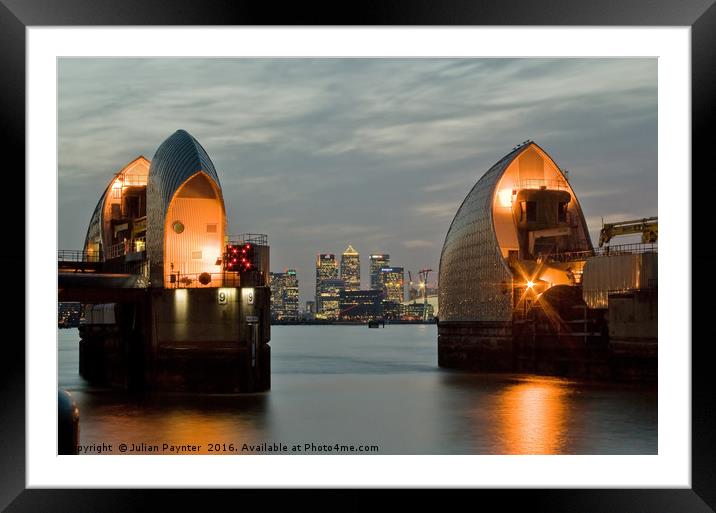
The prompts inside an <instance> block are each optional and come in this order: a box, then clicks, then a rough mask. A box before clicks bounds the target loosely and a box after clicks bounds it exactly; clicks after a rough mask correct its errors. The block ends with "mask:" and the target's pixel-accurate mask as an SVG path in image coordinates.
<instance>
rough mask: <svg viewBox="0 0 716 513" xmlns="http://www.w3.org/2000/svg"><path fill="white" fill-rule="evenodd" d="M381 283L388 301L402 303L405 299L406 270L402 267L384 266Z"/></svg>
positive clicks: (381, 271)
mask: <svg viewBox="0 0 716 513" xmlns="http://www.w3.org/2000/svg"><path fill="white" fill-rule="evenodd" d="M380 283H381V285H382V286H383V293H384V294H385V300H386V301H392V302H394V303H398V304H401V303H402V302H403V301H405V290H404V288H405V272H404V271H403V268H402V267H382V268H381V269H380Z"/></svg>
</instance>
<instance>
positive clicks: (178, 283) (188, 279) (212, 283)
mask: <svg viewBox="0 0 716 513" xmlns="http://www.w3.org/2000/svg"><path fill="white" fill-rule="evenodd" d="M166 281H167V282H168V284H167V286H166V288H169V289H191V288H214V287H238V286H240V285H241V278H240V277H239V275H238V274H237V273H230V272H221V273H190V274H184V273H172V274H168V275H167V280H166Z"/></svg>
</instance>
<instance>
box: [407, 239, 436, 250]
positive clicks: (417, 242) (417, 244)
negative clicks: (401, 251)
mask: <svg viewBox="0 0 716 513" xmlns="http://www.w3.org/2000/svg"><path fill="white" fill-rule="evenodd" d="M434 245H435V244H434V243H432V242H430V241H429V240H421V239H414V240H404V241H403V246H405V247H406V248H408V249H416V248H431V247H433V246H434Z"/></svg>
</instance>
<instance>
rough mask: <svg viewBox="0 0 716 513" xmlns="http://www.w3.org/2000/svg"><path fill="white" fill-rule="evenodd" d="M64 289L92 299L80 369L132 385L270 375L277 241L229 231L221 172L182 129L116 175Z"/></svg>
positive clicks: (225, 382)
mask: <svg viewBox="0 0 716 513" xmlns="http://www.w3.org/2000/svg"><path fill="white" fill-rule="evenodd" d="M58 260H59V264H58V267H59V278H58V281H59V300H60V301H77V302H80V303H82V304H83V305H84V312H83V317H82V320H81V322H80V327H79V332H80V363H79V365H80V369H79V370H80V374H81V375H82V377H84V378H85V379H87V380H88V381H90V382H92V383H103V384H109V385H116V386H120V387H123V388H128V389H144V388H171V389H172V390H183V389H188V390H199V391H238V392H251V391H260V390H267V389H269V388H270V386H271V351H270V346H269V345H268V342H269V340H270V318H269V316H270V312H269V309H270V292H269V287H268V270H269V246H268V240H267V237H266V236H265V235H260V234H243V235H239V236H234V237H232V236H230V235H228V231H227V222H226V208H225V205H224V200H223V195H222V190H221V185H220V182H219V175H218V173H217V171H216V169H215V168H214V165H213V163H212V161H211V159H210V158H209V156H208V155H207V153H206V151H205V150H204V148H203V147H202V146H201V145H200V144H199V142H198V141H197V140H196V139H194V138H193V137H192V136H191V135H190V134H188V133H187V132H186V131H184V130H178V131H176V132H175V133H174V134H173V135H171V136H170V137H169V138H168V139H167V140H165V141H164V142H163V143H162V144H161V145H160V146H159V148H158V149H157V151H156V153H155V154H154V157H153V158H152V160H151V162H150V161H149V160H147V159H146V158H144V157H143V156H140V157H137V158H136V159H134V160H132V161H131V162H130V163H129V164H127V165H126V166H125V167H124V168H123V169H121V170H119V172H117V173H116V174H115V175H114V176H113V177H112V178H111V180H110V181H109V183H108V185H107V187H106V189H105V190H104V192H103V194H102V195H101V197H100V200H99V202H98V203H97V207H96V208H95V210H94V212H93V213H92V215H91V219H90V222H89V227H88V229H87V235H86V238H85V245H84V248H83V249H82V250H81V251H74V252H73V251H64V252H63V251H61V252H60V254H59V258H58Z"/></svg>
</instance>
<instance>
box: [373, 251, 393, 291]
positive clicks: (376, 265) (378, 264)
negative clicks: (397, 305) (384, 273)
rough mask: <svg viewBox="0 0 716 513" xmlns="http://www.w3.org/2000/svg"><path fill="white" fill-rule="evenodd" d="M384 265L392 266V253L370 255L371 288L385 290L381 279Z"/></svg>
mask: <svg viewBox="0 0 716 513" xmlns="http://www.w3.org/2000/svg"><path fill="white" fill-rule="evenodd" d="M383 267H390V255H388V254H374V255H371V256H370V289H371V290H383V284H382V283H381V281H380V278H381V276H380V270H381V269H382V268H383Z"/></svg>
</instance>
